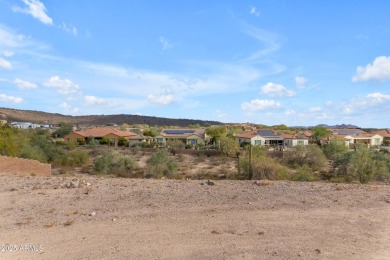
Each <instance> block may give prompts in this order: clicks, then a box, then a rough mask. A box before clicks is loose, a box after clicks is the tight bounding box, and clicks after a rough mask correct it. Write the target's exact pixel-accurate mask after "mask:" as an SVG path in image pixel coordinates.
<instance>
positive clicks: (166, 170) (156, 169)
mask: <svg viewBox="0 0 390 260" xmlns="http://www.w3.org/2000/svg"><path fill="white" fill-rule="evenodd" d="M147 164H148V167H147V169H146V171H145V174H144V176H145V177H146V178H161V177H163V176H164V177H168V178H170V177H171V176H173V175H174V174H175V172H176V171H177V169H178V164H177V162H176V161H175V159H174V158H172V157H171V156H169V153H168V151H167V150H159V151H157V152H155V153H154V154H153V155H152V156H151V157H150V158H149V159H148V161H147Z"/></svg>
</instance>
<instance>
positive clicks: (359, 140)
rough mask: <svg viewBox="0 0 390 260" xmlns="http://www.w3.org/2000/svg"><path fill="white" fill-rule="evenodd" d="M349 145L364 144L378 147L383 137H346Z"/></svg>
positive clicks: (371, 135)
mask: <svg viewBox="0 0 390 260" xmlns="http://www.w3.org/2000/svg"><path fill="white" fill-rule="evenodd" d="M345 138H346V139H348V140H349V144H350V145H356V144H366V145H368V146H380V145H382V144H383V136H380V135H378V134H368V133H365V134H360V135H353V136H351V135H346V136H345Z"/></svg>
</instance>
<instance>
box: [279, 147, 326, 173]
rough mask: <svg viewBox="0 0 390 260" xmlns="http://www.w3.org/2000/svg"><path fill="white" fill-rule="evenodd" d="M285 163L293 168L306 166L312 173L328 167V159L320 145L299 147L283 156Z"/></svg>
mask: <svg viewBox="0 0 390 260" xmlns="http://www.w3.org/2000/svg"><path fill="white" fill-rule="evenodd" d="M283 161H284V162H285V163H286V164H287V165H289V166H290V167H293V168H300V167H303V166H304V165H307V166H309V167H310V169H311V170H312V171H321V170H324V169H325V167H326V163H327V159H326V157H325V154H324V152H323V151H322V150H321V148H320V147H318V145H297V146H295V147H293V148H292V150H290V151H287V152H285V153H284V155H283Z"/></svg>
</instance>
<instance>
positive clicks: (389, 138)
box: [376, 128, 390, 145]
mask: <svg viewBox="0 0 390 260" xmlns="http://www.w3.org/2000/svg"><path fill="white" fill-rule="evenodd" d="M376 133H377V134H378V135H380V136H382V137H383V143H384V144H386V145H390V128H388V129H383V130H380V131H378V132H376Z"/></svg>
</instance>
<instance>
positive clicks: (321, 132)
mask: <svg viewBox="0 0 390 260" xmlns="http://www.w3.org/2000/svg"><path fill="white" fill-rule="evenodd" d="M312 132H313V135H312V137H313V138H314V140H316V141H317V142H319V141H320V140H321V139H322V138H324V137H327V136H329V135H330V134H331V132H330V131H329V130H328V129H326V128H325V127H321V126H316V127H314V128H313V129H312Z"/></svg>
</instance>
